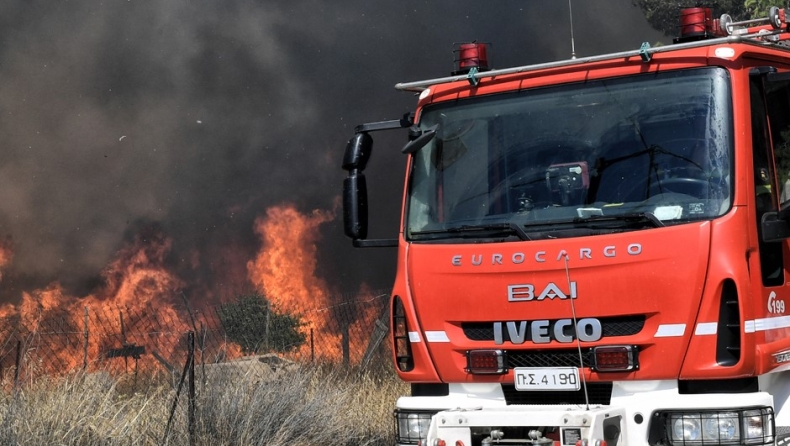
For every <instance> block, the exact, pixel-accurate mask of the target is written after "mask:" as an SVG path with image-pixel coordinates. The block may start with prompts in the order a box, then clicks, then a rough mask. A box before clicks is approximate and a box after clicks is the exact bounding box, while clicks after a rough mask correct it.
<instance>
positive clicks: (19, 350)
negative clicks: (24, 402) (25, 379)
mask: <svg viewBox="0 0 790 446" xmlns="http://www.w3.org/2000/svg"><path fill="white" fill-rule="evenodd" d="M21 358H22V341H16V361H15V362H14V391H16V389H17V383H18V382H19V367H20V365H21V363H22V359H21Z"/></svg>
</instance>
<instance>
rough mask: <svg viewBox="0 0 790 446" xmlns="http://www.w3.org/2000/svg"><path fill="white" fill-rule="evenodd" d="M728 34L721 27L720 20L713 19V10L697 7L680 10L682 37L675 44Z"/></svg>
mask: <svg viewBox="0 0 790 446" xmlns="http://www.w3.org/2000/svg"><path fill="white" fill-rule="evenodd" d="M725 35H726V33H724V32H722V30H721V29H720V27H719V20H714V19H713V13H712V10H711V8H707V7H696V8H684V9H681V10H680V37H678V38H676V39H675V40H674V41H675V43H681V42H692V41H695V40H703V39H709V38H712V37H723V36H725Z"/></svg>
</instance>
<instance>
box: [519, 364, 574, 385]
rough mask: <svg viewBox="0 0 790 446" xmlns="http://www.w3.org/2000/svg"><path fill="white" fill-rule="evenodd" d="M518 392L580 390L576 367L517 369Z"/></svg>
mask: <svg viewBox="0 0 790 446" xmlns="http://www.w3.org/2000/svg"><path fill="white" fill-rule="evenodd" d="M513 371H514V372H515V377H516V390H579V389H580V388H581V386H580V381H579V369H577V368H576V367H557V368H542V367H516V368H515V369H513Z"/></svg>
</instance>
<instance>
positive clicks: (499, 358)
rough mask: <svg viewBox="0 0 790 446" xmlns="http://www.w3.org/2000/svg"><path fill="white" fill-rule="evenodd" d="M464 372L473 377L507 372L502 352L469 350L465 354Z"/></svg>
mask: <svg viewBox="0 0 790 446" xmlns="http://www.w3.org/2000/svg"><path fill="white" fill-rule="evenodd" d="M466 370H467V371H468V372H469V373H471V374H473V375H492V374H503V373H505V372H507V369H506V368H505V354H504V352H503V351H502V350H470V351H468V352H466Z"/></svg>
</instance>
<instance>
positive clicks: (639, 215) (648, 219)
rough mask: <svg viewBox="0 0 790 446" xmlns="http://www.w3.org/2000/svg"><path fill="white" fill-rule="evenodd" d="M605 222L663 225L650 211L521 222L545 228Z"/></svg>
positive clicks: (523, 225) (556, 228)
mask: <svg viewBox="0 0 790 446" xmlns="http://www.w3.org/2000/svg"><path fill="white" fill-rule="evenodd" d="M606 222H625V223H649V224H651V225H652V226H653V227H655V228H660V227H663V226H665V225H664V222H662V221H661V220H659V219H658V218H657V217H656V216H655V215H653V213H651V212H628V213H624V214H610V215H599V214H594V215H589V216H586V217H573V218H565V219H561V220H542V221H541V220H538V221H530V222H525V223H521V226H522V227H524V228H530V229H532V228H536V227H541V228H545V229H546V230H561V227H563V226H564V227H566V228H567V227H568V226H576V227H578V226H579V225H586V224H596V223H606Z"/></svg>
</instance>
